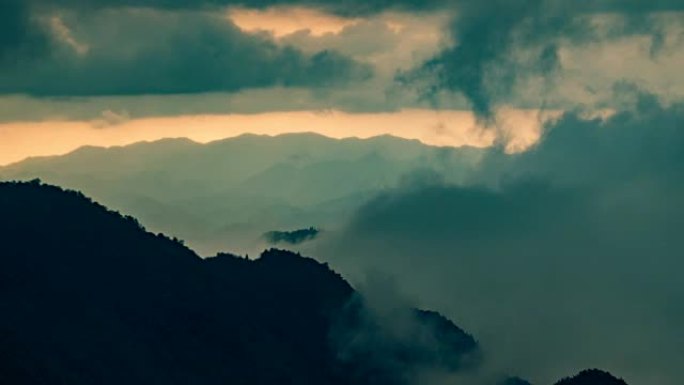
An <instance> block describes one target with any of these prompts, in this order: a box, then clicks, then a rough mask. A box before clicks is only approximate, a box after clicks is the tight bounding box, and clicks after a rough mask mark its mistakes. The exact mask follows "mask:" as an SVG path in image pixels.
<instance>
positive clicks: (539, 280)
mask: <svg viewBox="0 0 684 385" xmlns="http://www.w3.org/2000/svg"><path fill="white" fill-rule="evenodd" d="M634 98H635V100H634V105H633V106H632V108H630V109H628V110H625V111H624V112H620V113H617V114H616V115H614V116H613V117H612V118H610V119H608V120H606V121H602V120H598V119H597V120H584V119H582V118H580V117H579V116H576V115H575V114H573V113H568V114H566V116H565V117H563V118H562V119H560V120H559V121H558V122H557V123H555V124H553V125H551V126H550V127H548V131H547V133H546V135H545V136H544V138H543V139H542V142H541V144H540V145H539V146H538V147H537V148H536V149H534V150H532V151H529V152H527V153H524V154H520V155H516V156H510V155H505V154H500V153H494V154H492V155H491V158H490V159H489V161H488V162H487V163H486V166H485V170H483V173H488V174H489V178H491V179H488V178H485V177H483V178H482V179H481V180H480V182H479V183H478V182H475V184H474V185H471V186H454V185H449V184H444V183H440V182H435V183H432V184H428V185H424V184H422V185H420V186H417V187H413V188H404V189H400V190H397V191H394V192H388V193H385V194H382V195H381V196H379V197H377V198H376V199H374V200H372V201H371V202H369V203H368V204H367V205H366V206H365V207H363V208H361V209H360V210H359V211H358V213H357V215H356V218H355V219H354V220H353V221H352V222H351V223H350V225H349V226H348V228H347V229H346V230H345V231H344V232H343V233H342V234H341V235H339V236H338V237H337V238H335V239H332V238H331V239H329V240H328V243H327V244H325V243H324V244H322V246H321V247H320V250H318V252H319V254H320V255H324V256H326V257H327V258H328V259H329V260H330V261H331V263H332V264H333V265H335V266H337V267H338V269H341V270H342V272H343V273H345V274H347V276H350V277H354V278H355V279H362V278H358V277H363V274H364V272H366V271H374V270H381V271H384V272H387V273H388V274H391V275H393V276H394V277H395V280H396V281H397V282H401V283H402V288H403V289H404V290H405V291H407V292H408V293H409V295H411V296H412V297H414V298H415V297H418V298H421V299H422V300H423V301H424V302H425V304H426V305H427V306H431V307H433V308H436V309H439V310H441V311H445V312H446V313H447V315H448V316H450V317H451V318H453V319H458V320H461V324H463V326H464V327H466V328H467V329H470V330H473V332H474V333H475V334H476V335H478V336H481V337H482V345H483V346H488V347H490V349H489V351H488V352H485V353H486V354H487V355H488V357H489V359H491V360H493V361H494V362H496V364H497V365H499V366H500V367H501V368H504V369H505V370H508V371H516V373H519V374H521V375H523V376H525V377H529V378H530V379H532V380H533V382H534V383H550V382H551V380H552V379H553V378H554V377H559V376H561V375H563V374H564V373H568V372H573V371H576V370H578V369H580V368H581V367H583V366H584V367H592V366H599V367H605V368H607V369H610V370H611V371H613V372H616V373H620V374H621V375H624V376H625V377H626V378H627V379H628V382H629V383H649V382H650V383H659V384H667V385H675V384H678V383H680V382H681V377H682V376H684V372H683V371H682V370H681V366H680V365H679V362H681V360H682V359H684V356H683V355H682V351H681V348H680V347H679V346H678V344H677V343H676V341H679V340H681V338H684V335H682V332H681V328H680V327H679V325H680V324H681V322H684V312H682V309H681V307H679V306H678V305H677V304H678V303H680V301H682V300H684V288H682V287H681V284H680V282H681V274H680V272H681V270H682V268H684V262H683V261H682V260H681V256H682V255H684V243H683V242H682V239H681V229H682V228H684V199H682V196H684V183H683V182H682V181H683V180H684V178H683V177H684V151H683V150H682V149H684V130H683V128H684V105H682V104H673V105H669V106H663V105H661V104H660V103H658V101H657V100H656V99H654V98H653V97H652V96H649V95H643V94H636V95H634ZM476 179H477V177H476ZM492 179H494V180H495V182H494V183H492Z"/></svg>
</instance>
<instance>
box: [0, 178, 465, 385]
mask: <svg viewBox="0 0 684 385" xmlns="http://www.w3.org/2000/svg"><path fill="white" fill-rule="evenodd" d="M0 215H1V216H2V221H0V247H1V252H0V314H2V316H0V346H2V349H0V383H2V384H70V385H75V384H146V385H148V384H226V383H230V384H250V385H251V384H297V385H299V384H401V383H403V382H404V381H406V380H407V378H408V377H407V376H408V375H409V374H408V372H404V371H402V372H397V371H391V372H390V369H392V370H394V369H396V367H394V366H392V367H390V366H382V365H380V364H379V362H380V360H372V359H371V360H367V359H368V358H373V357H376V356H378V355H380V354H383V355H385V357H383V359H386V358H387V357H394V359H396V360H401V361H400V362H401V364H402V365H404V366H405V367H406V368H418V367H419V366H420V365H429V366H431V367H441V368H444V370H461V369H464V368H466V366H467V365H471V363H474V362H476V360H475V361H473V360H471V359H469V358H468V357H470V356H473V357H477V352H478V346H477V343H476V342H475V340H474V339H473V337H471V336H470V335H468V334H467V333H465V332H464V331H463V330H461V329H460V328H458V327H457V326H456V325H454V324H453V323H451V321H449V320H447V319H445V318H444V317H442V316H441V315H439V314H437V313H433V312H426V311H418V310H413V311H411V312H410V313H412V314H413V315H414V316H413V317H412V318H411V321H410V322H411V323H412V326H411V327H412V328H414V329H416V330H420V331H421V333H425V332H426V331H427V332H429V334H431V335H432V336H433V337H431V341H435V342H437V344H436V345H434V344H433V345H431V346H425V344H424V343H422V342H419V343H413V342H410V341H411V339H402V338H395V336H393V335H392V334H391V333H385V332H383V330H385V325H383V324H382V323H381V322H379V321H377V320H372V322H369V319H370V318H372V317H371V316H370V315H369V314H370V313H369V312H367V311H366V310H365V309H364V301H363V300H362V299H361V298H360V296H359V295H358V294H356V293H355V291H354V289H353V288H352V287H351V286H350V285H349V284H348V283H347V282H346V281H345V280H344V279H342V278H341V277H340V276H339V275H338V274H336V273H335V272H333V271H332V270H330V269H329V268H328V267H327V266H326V265H323V264H320V263H318V262H316V261H314V260H313V259H309V258H304V257H302V256H299V255H297V254H293V253H290V252H287V251H281V250H274V249H273V250H269V251H266V252H264V253H263V254H262V255H261V257H260V258H258V259H256V260H249V259H246V258H242V257H237V256H234V255H230V254H219V255H217V256H215V257H212V258H207V259H202V258H200V257H198V256H197V255H196V254H195V253H194V252H193V251H191V250H190V249H188V248H187V247H185V246H184V245H183V244H182V242H180V241H178V240H175V239H169V238H167V237H165V236H163V235H155V234H152V233H149V232H146V231H145V230H144V229H143V228H142V227H141V226H140V225H139V224H138V222H137V221H136V220H135V219H133V218H131V217H125V216H121V215H120V214H118V213H116V212H112V211H109V210H107V209H106V208H105V207H104V206H101V205H99V204H96V203H93V202H92V201H91V200H89V199H88V198H86V197H85V196H83V195H82V194H81V193H77V192H73V191H64V190H62V189H61V188H58V187H54V186H48V185H42V184H40V183H39V182H38V181H33V182H30V183H2V184H0ZM371 323H372V326H369V325H370V324H371ZM370 327H372V328H373V329H369V328H370ZM371 330H372V331H371ZM369 333H373V334H374V335H375V336H384V337H382V338H379V339H377V340H376V341H374V343H375V345H372V344H370V343H367V344H365V345H364V346H363V349H357V350H354V349H351V348H350V346H352V345H353V344H352V343H351V341H356V340H358V338H357V337H358V336H360V335H367V334H369ZM435 349H437V350H435ZM436 352H439V354H437V353H436Z"/></svg>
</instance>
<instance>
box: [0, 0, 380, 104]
mask: <svg viewBox="0 0 684 385" xmlns="http://www.w3.org/2000/svg"><path fill="white" fill-rule="evenodd" d="M2 7H3V8H5V9H3V11H5V12H3V13H2V16H0V17H2V18H3V20H2V21H4V23H3V25H2V27H0V28H2V29H3V31H2V35H1V36H2V39H3V40H2V46H1V48H0V59H2V62H0V65H1V66H2V73H1V74H0V92H1V93H4V94H11V93H26V94H30V95H35V96H88V95H131V94H132V95H136V94H170V93H199V92H211V91H228V92H231V91H237V90H241V89H244V88H260V87H269V86H286V87H287V86H303V87H321V86H331V85H334V84H340V83H345V82H348V81H353V80H363V79H366V78H368V77H369V76H370V75H371V73H372V69H371V68H370V67H369V66H368V65H364V64H361V63H358V62H355V61H354V60H352V59H350V58H348V57H346V56H344V55H341V54H339V53H337V52H334V51H320V52H318V53H314V54H305V53H303V52H301V51H299V50H297V49H295V48H292V47H286V46H279V45H277V44H276V43H275V42H273V41H272V40H270V38H269V37H268V36H256V35H250V34H245V33H243V32H242V31H240V30H239V29H238V28H237V27H236V26H235V25H234V24H232V23H231V22H230V21H229V20H227V19H226V18H225V17H224V16H223V15H222V14H220V13H210V12H199V11H183V12H170V11H157V10H152V9H129V8H126V9H109V10H98V11H88V12H85V13H78V12H76V13H75V12H73V11H71V12H66V11H64V12H62V13H63V14H64V15H66V16H65V17H64V20H62V18H60V19H54V18H52V17H53V14H50V13H47V14H40V15H32V14H31V10H32V9H34V8H30V7H26V6H25V4H24V3H20V2H15V1H14V0H11V2H10V3H7V4H4V3H3V5H2ZM56 15H61V14H60V13H57V14H56ZM55 23H57V25H55ZM79 51H80V52H79Z"/></svg>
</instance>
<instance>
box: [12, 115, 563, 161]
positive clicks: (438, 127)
mask: <svg viewBox="0 0 684 385" xmlns="http://www.w3.org/2000/svg"><path fill="white" fill-rule="evenodd" d="M558 114H559V112H558V111H556V112H546V113H544V114H540V113H539V111H535V110H515V109H502V110H501V111H500V112H499V114H498V122H499V124H498V125H497V127H484V126H482V125H481V124H478V122H477V120H476V119H475V116H474V115H473V113H472V112H470V111H456V110H452V111H435V110H429V109H414V110H402V111H398V112H388V113H356V114H352V113H346V112H341V111H335V110H330V111H295V112H269V113H261V114H227V115H192V116H178V117H151V118H142V119H129V118H128V117H126V116H120V115H117V114H115V113H113V112H108V113H105V114H104V117H103V118H102V119H98V120H90V121H44V122H14V123H4V124H0V164H9V163H13V162H17V161H20V160H22V159H24V158H27V157H31V156H43V155H55V154H64V153H67V152H70V151H72V150H74V149H76V148H78V147H81V146H84V145H92V146H121V145H126V144H130V143H135V142H139V141H153V140H157V139H161V138H168V137H184V138H189V139H192V140H194V141H197V142H210V141H213V140H218V139H222V138H228V137H234V136H238V135H241V134H245V133H253V134H265V135H278V134H283V133H291V132H315V133H318V134H322V135H325V136H328V137H332V138H347V137H358V138H369V137H373V136H378V135H393V136H397V137H400V138H406V139H417V140H420V141H421V142H423V143H425V144H429V145H435V146H453V147H460V146H473V147H487V146H491V145H492V144H494V143H495V141H496V140H497V138H501V140H502V141H504V142H505V143H507V144H508V146H507V149H508V150H509V151H512V152H515V151H520V150H523V149H525V148H527V147H528V146H530V145H532V144H533V143H535V142H536V140H537V139H538V137H539V132H540V130H541V126H542V123H543V122H544V121H548V120H549V119H552V118H554V117H556V116H558Z"/></svg>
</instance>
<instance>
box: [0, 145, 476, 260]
mask: <svg viewBox="0 0 684 385" xmlns="http://www.w3.org/2000/svg"><path fill="white" fill-rule="evenodd" d="M480 156H481V151H480V150H477V149H453V148H437V147H430V146H426V145H423V144H421V143H420V142H418V141H409V140H404V139H399V138H393V137H377V138H371V139H363V140H362V139H344V140H337V139H331V138H327V137H324V136H320V135H315V134H289V135H281V136H277V137H269V136H257V135H243V136H240V137H236V138H231V139H226V140H221V141H216V142H212V143H208V144H200V143H195V142H192V141H190V140H187V139H165V140H160V141H157V142H152V143H137V144H133V145H129V146H125V147H113V148H96V147H84V148H81V149H78V150H76V151H74V152H72V153H70V154H67V155H64V156H54V157H43V158H32V159H27V160H25V161H23V162H19V163H16V164H13V165H10V166H7V167H0V180H2V179H4V180H11V179H32V178H36V177H38V178H41V179H42V180H44V181H46V182H48V183H52V184H56V185H59V186H64V187H68V188H72V189H76V190H78V191H83V192H84V193H86V194H88V195H89V196H92V197H93V198H94V199H96V200H98V201H99V202H102V203H104V204H106V205H107V206H108V207H112V208H114V209H117V210H122V211H124V212H127V213H132V214H133V215H135V216H136V218H139V219H140V220H141V221H142V222H143V223H144V224H145V225H146V226H147V227H148V228H152V229H154V230H155V231H162V232H164V233H167V234H174V235H177V236H180V237H182V238H183V239H185V240H187V241H188V242H190V243H191V244H192V245H193V246H194V247H200V251H202V252H204V253H215V252H216V250H222V249H224V247H226V246H229V247H231V248H232V249H233V250H235V249H236V248H241V249H242V250H250V249H253V248H254V246H257V245H254V244H255V243H256V244H258V246H259V247H261V244H260V242H261V243H262V242H263V240H262V239H261V235H262V234H263V233H265V232H266V231H270V230H273V229H274V228H285V229H287V228H294V229H296V228H302V227H304V226H310V225H315V226H321V227H324V228H329V227H330V226H327V225H328V224H329V223H330V222H335V223H336V224H337V223H339V222H340V220H341V218H342V217H343V216H344V215H348V214H349V213H350V212H351V211H353V209H354V208H356V207H358V206H359V204H361V203H362V202H363V201H364V200H365V198H367V197H369V196H371V195H374V194H375V193H376V192H377V191H379V190H382V189H386V188H389V187H392V186H395V185H397V184H398V183H400V181H401V179H402V177H403V176H404V175H406V174H407V173H412V172H415V171H416V170H421V169H426V168H437V169H439V170H441V171H443V172H444V173H445V175H447V176H448V177H449V178H451V179H453V180H456V181H458V180H461V179H463V178H464V175H466V174H467V173H468V171H469V170H471V168H472V167H473V165H474V164H475V163H476V162H477V161H478V159H479V157H480Z"/></svg>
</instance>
